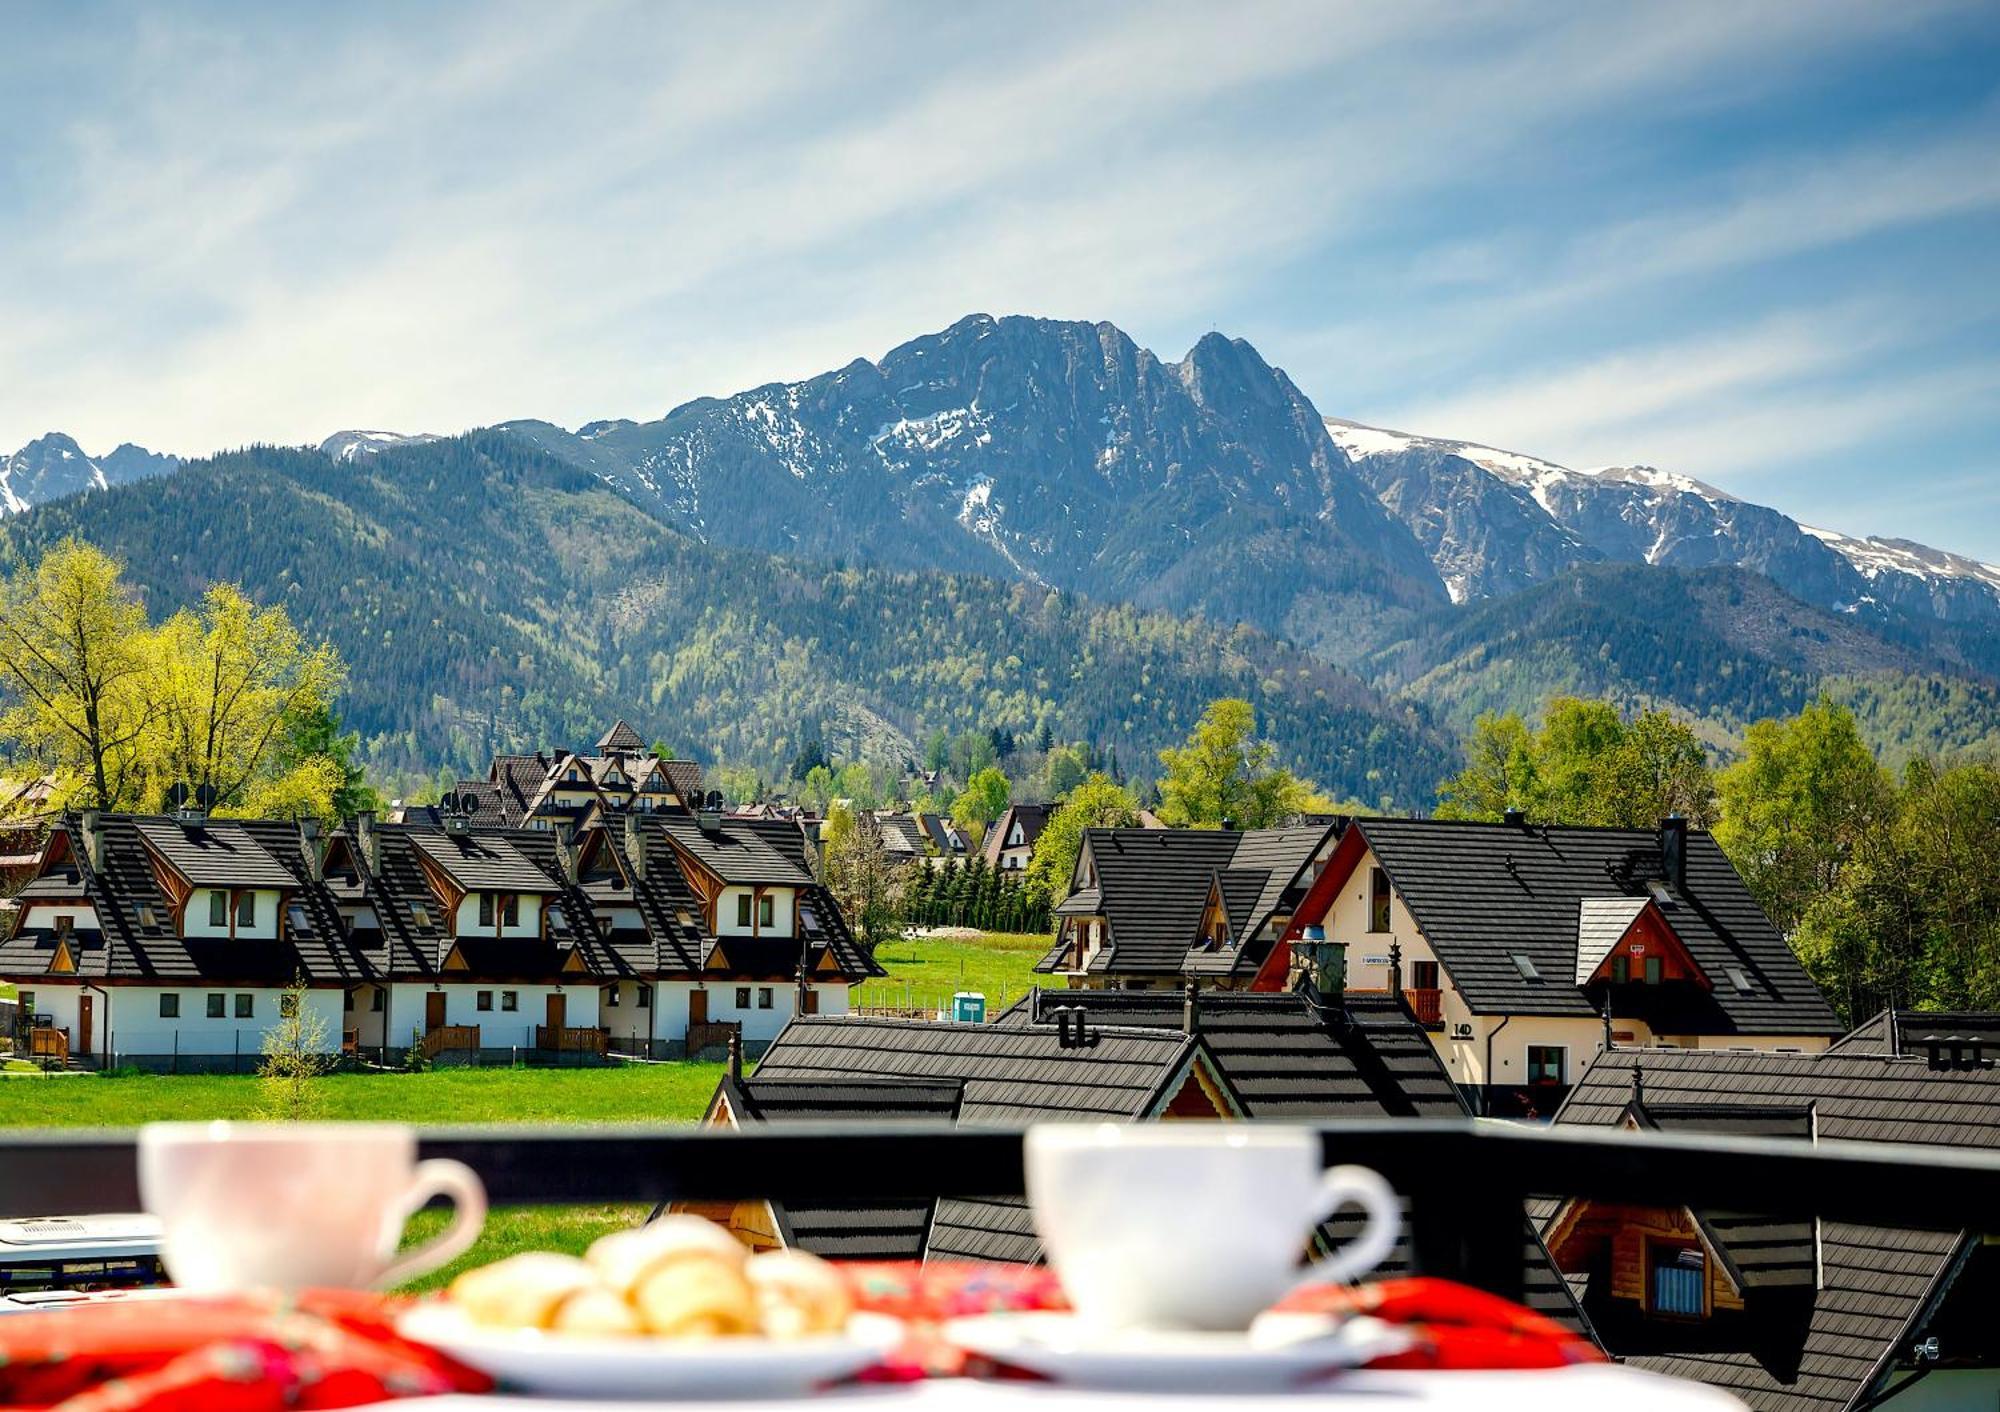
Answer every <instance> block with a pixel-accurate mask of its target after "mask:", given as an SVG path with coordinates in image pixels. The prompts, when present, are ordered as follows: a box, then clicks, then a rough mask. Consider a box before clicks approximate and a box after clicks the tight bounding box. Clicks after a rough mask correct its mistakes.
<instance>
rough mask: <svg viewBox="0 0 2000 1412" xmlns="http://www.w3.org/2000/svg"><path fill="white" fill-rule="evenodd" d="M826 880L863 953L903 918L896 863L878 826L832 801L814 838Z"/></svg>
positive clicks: (885, 937) (884, 938)
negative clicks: (819, 832)
mask: <svg viewBox="0 0 2000 1412" xmlns="http://www.w3.org/2000/svg"><path fill="white" fill-rule="evenodd" d="M820 859H821V868H822V870H823V871H824V874H825V880H826V885H827V887H828V889H829V890H830V891H831V892H832V893H833V897H834V901H836V902H838V903H839V904H840V910H841V912H842V913H843V914H844V915H845V916H846V918H847V925H848V928H849V929H850V930H851V931H852V932H853V933H854V939H855V940H856V941H858V942H860V943H861V948H862V950H864V951H866V952H867V953H868V954H869V955H871V956H872V955H874V954H875V948H876V947H878V946H880V945H881V944H882V943H883V942H885V941H887V940H889V939H890V938H891V937H893V936H894V935H895V934H896V932H897V930H898V929H899V928H900V927H901V926H902V922H903V878H902V873H901V867H900V865H898V864H897V863H896V861H895V860H894V859H892V858H891V857H890V856H889V850H888V849H887V848H886V847H885V846H884V845H883V842H882V826H881V825H880V824H878V823H877V822H876V821H875V820H874V819H873V818H871V817H870V816H869V815H867V814H861V815H859V816H857V815H855V814H853V813H851V812H849V811H848V810H847V809H844V808H839V807H836V808H835V809H833V810H832V811H831V812H830V813H829V814H828V815H827V820H826V828H825V830H824V831H823V833H822V834H821V839H820Z"/></svg>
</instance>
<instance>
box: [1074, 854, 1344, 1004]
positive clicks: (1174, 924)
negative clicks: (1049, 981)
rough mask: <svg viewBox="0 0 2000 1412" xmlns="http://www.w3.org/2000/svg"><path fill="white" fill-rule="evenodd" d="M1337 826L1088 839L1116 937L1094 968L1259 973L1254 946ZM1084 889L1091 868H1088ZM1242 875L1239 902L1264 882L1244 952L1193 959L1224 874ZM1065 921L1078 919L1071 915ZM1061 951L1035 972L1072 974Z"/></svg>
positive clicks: (1110, 934)
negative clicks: (1253, 878)
mask: <svg viewBox="0 0 2000 1412" xmlns="http://www.w3.org/2000/svg"><path fill="white" fill-rule="evenodd" d="M1334 827H1336V826H1334V825H1313V826H1309V827H1305V828H1289V829H1249V830H1244V831H1242V832H1237V831H1233V830H1226V829H1088V830H1086V831H1085V832H1084V850H1083V851H1085V852H1087V853H1088V856H1089V858H1090V860H1091V862H1092V863H1093V864H1094V865H1095V866H1096V868H1097V879H1098V881H1097V888H1096V891H1097V894H1098V898H1099V906H1100V907H1101V909H1102V910H1101V915H1102V916H1103V917H1104V919H1105V922H1106V929H1107V939H1106V943H1105V945H1104V946H1103V947H1102V948H1101V949H1100V950H1099V951H1098V953H1097V955H1096V956H1095V957H1093V958H1092V960H1091V962H1090V967H1089V969H1090V970H1091V971H1092V972H1093V973H1107V974H1114V975H1177V974H1180V973H1181V972H1182V971H1183V970H1186V969H1189V968H1190V963H1192V969H1193V970H1194V971H1195V972H1196V973H1203V972H1209V971H1219V972H1226V971H1229V970H1231V969H1233V968H1235V967H1238V966H1239V965H1242V964H1246V963H1247V964H1249V965H1254V964H1255V959H1252V958H1251V957H1250V955H1249V953H1250V951H1251V949H1252V948H1251V947H1249V946H1248V945H1247V944H1246V943H1247V942H1248V941H1250V940H1251V938H1252V936H1253V934H1254V933H1255V932H1256V931H1257V930H1259V929H1261V928H1262V926H1263V924H1264V922H1265V920H1266V919H1267V918H1268V917H1269V916H1270V915H1271V913H1272V911H1273V910H1274V909H1276V907H1277V906H1278V904H1279V902H1280V901H1281V900H1283V899H1285V898H1286V897H1288V896H1294V895H1295V893H1294V888H1295V884H1296V880H1297V879H1298V877H1299V874H1300V873H1301V871H1302V870H1303V869H1304V868H1305V866H1306V864H1308V863H1309V862H1311V861H1312V857H1313V855H1314V854H1315V853H1317V852H1318V851H1319V849H1320V848H1321V847H1322V846H1323V845H1324V844H1325V843H1326V841H1327V837H1328V835H1329V834H1330V833H1331V832H1332V830H1333V829H1334ZM1078 866H1079V874H1078V878H1077V881H1079V882H1080V881H1081V876H1082V875H1081V871H1080V870H1081V867H1082V862H1081V858H1080V859H1079V865H1078ZM1231 870H1242V871H1243V872H1244V873H1245V874H1246V876H1245V877H1244V878H1242V879H1239V890H1238V897H1239V899H1240V898H1241V897H1243V896H1244V895H1245V894H1246V893H1247V887H1246V886H1244V885H1247V884H1248V883H1249V882H1250V879H1249V877H1248V876H1247V875H1248V874H1250V873H1253V872H1261V873H1263V874H1264V875H1265V876H1264V879H1263V881H1262V883H1261V884H1259V885H1258V886H1257V887H1256V889H1255V894H1256V895H1255V900H1254V901H1250V902H1248V904H1247V909H1248V910H1247V912H1246V920H1245V922H1244V926H1243V931H1242V933H1241V934H1240V937H1239V940H1238V946H1237V949H1236V950H1235V951H1234V952H1232V953H1230V954H1228V955H1227V956H1224V957H1214V956H1212V955H1205V954H1204V953H1200V952H1195V951H1194V950H1193V947H1194V942H1195V938H1196V936H1197V935H1198V934H1199V931H1200V928H1201V915H1202V910H1203V908H1204V907H1206V905H1207V903H1208V894H1209V888H1210V886H1211V885H1212V883H1213V882H1214V879H1215V876H1216V874H1218V873H1222V872H1228V871H1231ZM1063 915H1066V916H1067V915H1077V914H1076V912H1075V910H1074V909H1073V908H1072V909H1069V910H1067V911H1065V912H1064V913H1063ZM1066 949H1067V948H1065V947H1063V946H1060V945H1059V946H1057V947H1056V948H1055V949H1053V950H1052V951H1050V953H1049V954H1048V955H1047V956H1045V957H1044V958H1043V959H1042V960H1041V961H1039V962H1037V963H1036V965H1035V969H1036V970H1037V971H1042V972H1050V971H1057V970H1061V969H1064V967H1063V963H1062V956H1063V952H1064V951H1065V950H1066Z"/></svg>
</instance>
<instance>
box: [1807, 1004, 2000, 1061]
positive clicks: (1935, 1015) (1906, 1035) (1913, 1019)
mask: <svg viewBox="0 0 2000 1412" xmlns="http://www.w3.org/2000/svg"><path fill="white" fill-rule="evenodd" d="M1954 1049H1956V1050H1958V1051H1959V1052H1960V1055H1961V1057H1966V1058H1969V1057H1971V1056H1972V1055H1973V1054H1974V1053H1975V1052H1976V1053H1977V1054H1978V1056H1979V1057H1981V1058H1987V1059H1991V1058H2000V1014H1995V1013H1993V1012H1991V1011H1976V1010H1975V1011H1964V1010H1884V1011H1882V1012H1881V1013H1879V1014H1877V1015H1874V1016H1872V1017H1870V1018H1869V1019H1866V1020H1863V1021H1862V1022H1861V1023H1860V1024H1858V1025H1856V1026H1855V1027H1854V1028H1853V1029H1852V1030H1849V1031H1848V1032H1847V1033H1846V1034H1844V1035H1842V1036H1841V1037H1840V1038H1839V1039H1837V1040H1835V1041H1834V1043H1833V1045H1832V1046H1831V1048H1830V1049H1829V1050H1828V1052H1829V1053H1834V1054H1902V1055H1914V1056H1917V1057H1920V1058H1921V1057H1926V1056H1928V1055H1929V1053H1930V1052H1931V1051H1932V1050H1936V1051H1938V1057H1939V1058H1940V1059H1946V1058H1948V1057H1949V1055H1950V1053H1951V1051H1952V1050H1954Z"/></svg>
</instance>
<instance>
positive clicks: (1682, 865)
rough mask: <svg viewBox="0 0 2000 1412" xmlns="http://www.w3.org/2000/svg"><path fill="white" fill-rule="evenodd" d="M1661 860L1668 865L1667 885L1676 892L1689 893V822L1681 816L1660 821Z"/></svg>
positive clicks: (1674, 815) (1675, 815) (1671, 815)
mask: <svg viewBox="0 0 2000 1412" xmlns="http://www.w3.org/2000/svg"><path fill="white" fill-rule="evenodd" d="M1660 858H1661V860H1662V861H1663V862H1664V863H1665V864H1666V871H1667V885H1668V886H1669V887H1671V888H1673V890H1674V891H1675V892H1686V891H1687V880H1688V821H1687V820H1686V819H1684V818H1682V817H1681V816H1680V815H1679V814H1669V815H1667V817H1666V818H1664V819H1662V820H1660Z"/></svg>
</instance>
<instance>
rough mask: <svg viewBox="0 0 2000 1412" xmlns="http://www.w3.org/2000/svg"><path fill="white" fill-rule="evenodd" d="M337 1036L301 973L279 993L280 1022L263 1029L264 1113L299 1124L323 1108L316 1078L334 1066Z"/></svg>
mask: <svg viewBox="0 0 2000 1412" xmlns="http://www.w3.org/2000/svg"><path fill="white" fill-rule="evenodd" d="M333 1050H334V1045H333V1037H332V1035H331V1034H330V1033H329V1032H328V1030H327V1025H326V1020H325V1019H324V1018H323V1017H322V1016H321V1015H319V1014H318V1013H317V1012H316V1011H314V1010H313V1008H312V991H310V990H309V989H307V987H306V978H305V977H304V976H303V975H301V976H298V977H296V978H294V979H293V981H292V983H291V984H290V985H288V986H286V987H285V988H284V989H283V990H282V991H280V992H279V993H278V1021H277V1023H276V1024H274V1025H272V1026H271V1027H270V1028H269V1029H267V1030H265V1031H264V1040H263V1058H262V1059H261V1060H259V1062H258V1064H257V1082H258V1088H259V1090H260V1095H259V1096H260V1097H261V1099H262V1107H263V1109H264V1116H265V1117H267V1118H270V1119H272V1120H274V1121H276V1122H283V1123H299V1122H304V1121H305V1120H307V1119H309V1118H314V1117H317V1116H318V1115H319V1113H320V1110H321V1108H322V1106H323V1105H322V1103H321V1098H320V1088H319V1084H318V1082H317V1080H318V1079H319V1078H321V1077H322V1076H323V1075H325V1074H328V1073H330V1072H332V1069H333Z"/></svg>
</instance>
